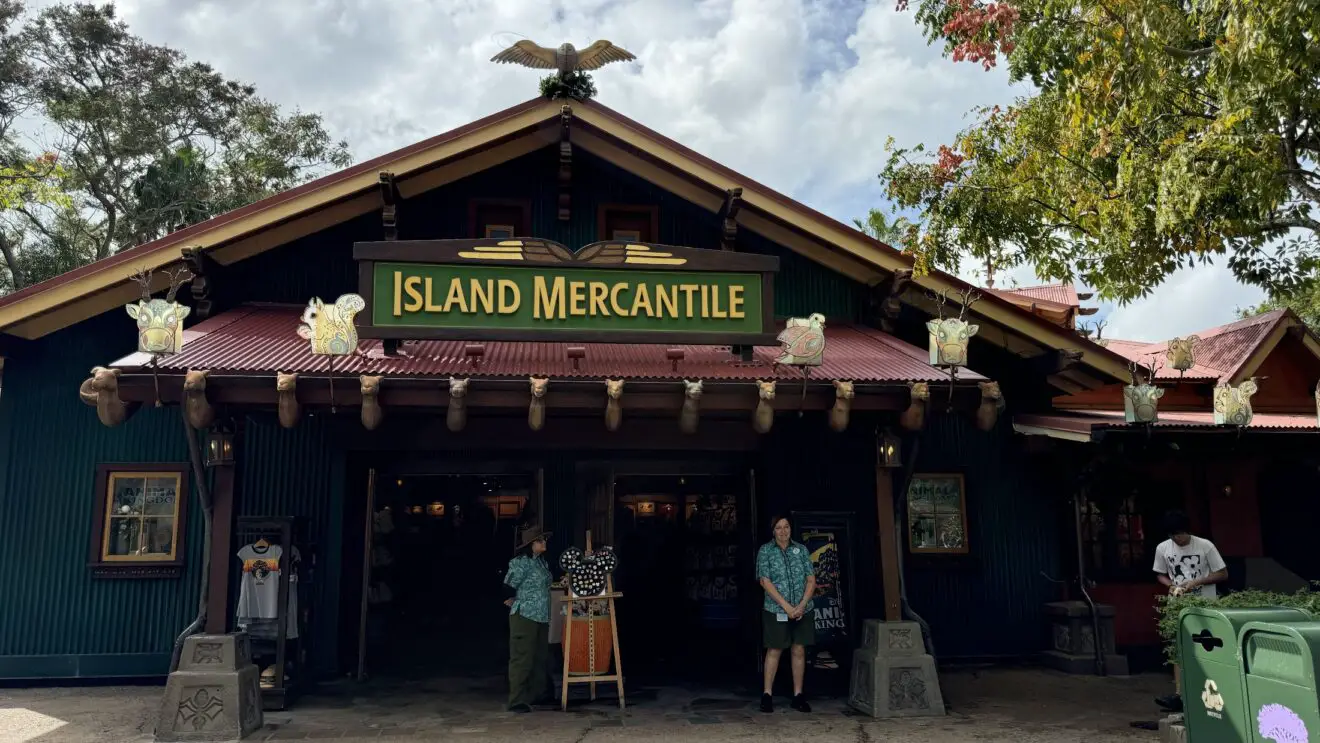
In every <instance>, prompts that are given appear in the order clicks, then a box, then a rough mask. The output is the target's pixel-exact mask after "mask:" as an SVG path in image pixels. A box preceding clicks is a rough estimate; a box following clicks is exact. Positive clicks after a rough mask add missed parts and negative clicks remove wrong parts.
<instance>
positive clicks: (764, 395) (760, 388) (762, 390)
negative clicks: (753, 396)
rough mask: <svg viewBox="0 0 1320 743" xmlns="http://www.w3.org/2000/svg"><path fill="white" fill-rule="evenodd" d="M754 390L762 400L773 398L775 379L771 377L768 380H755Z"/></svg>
mask: <svg viewBox="0 0 1320 743" xmlns="http://www.w3.org/2000/svg"><path fill="white" fill-rule="evenodd" d="M756 392H757V394H758V395H760V397H761V399H762V400H773V399H775V381H774V380H773V379H772V380H770V381H769V382H762V381H761V380H759V379H758V380H756Z"/></svg>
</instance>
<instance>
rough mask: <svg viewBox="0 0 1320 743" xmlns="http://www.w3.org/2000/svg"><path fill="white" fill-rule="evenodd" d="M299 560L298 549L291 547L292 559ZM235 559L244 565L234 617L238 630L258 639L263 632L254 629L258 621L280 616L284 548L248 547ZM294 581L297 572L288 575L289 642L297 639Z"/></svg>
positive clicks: (296, 578)
mask: <svg viewBox="0 0 1320 743" xmlns="http://www.w3.org/2000/svg"><path fill="white" fill-rule="evenodd" d="M298 558H299V555H298V548H297V547H294V548H293V554H292V559H293V560H294V562H297V561H298ZM238 559H239V560H242V561H243V577H242V579H241V581H240V583H239V589H238V610H237V611H236V612H235V614H236V615H237V617H238V624H239V626H240V627H246V628H248V629H249V631H250V632H252V633H253V634H254V635H260V634H262V633H263V632H264V631H265V630H266V628H265V627H259V626H254V625H260V624H261V620H272V619H275V618H276V617H278V616H279V609H278V605H279V597H280V571H281V570H283V569H285V568H286V567H288V566H286V565H284V564H282V562H283V559H284V548H282V547H280V546H279V545H278V544H271V545H267V546H265V547H258V546H257V545H255V544H249V545H247V546H245V547H243V548H242V549H240V550H239V551H238ZM297 580H298V575H297V573H296V572H294V573H290V574H289V614H288V616H289V620H288V630H287V631H286V634H285V637H288V638H289V639H296V638H297V637H298V622H297V615H298V586H297Z"/></svg>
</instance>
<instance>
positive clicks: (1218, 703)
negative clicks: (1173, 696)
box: [1178, 606, 1310, 743]
mask: <svg viewBox="0 0 1320 743" xmlns="http://www.w3.org/2000/svg"><path fill="white" fill-rule="evenodd" d="M1309 620H1310V617H1309V616H1308V615H1307V614H1306V612H1304V611H1301V610H1300V609H1285V608H1282V607H1268V608H1255V609H1219V608H1215V607H1210V606H1193V607H1189V608H1186V609H1183V610H1182V612H1181V613H1179V614H1178V666H1179V667H1180V668H1181V669H1182V688H1181V689H1179V691H1180V692H1182V698H1183V714H1184V717H1185V723H1184V724H1186V726H1187V739H1188V740H1189V741H1192V743H1244V742H1245V741H1248V740H1250V739H1251V732H1250V731H1251V730H1252V726H1251V725H1250V724H1249V723H1248V719H1247V695H1246V689H1245V687H1244V685H1243V683H1242V666H1241V657H1242V654H1241V652H1239V649H1238V648H1239V646H1238V632H1239V631H1240V630H1241V628H1242V627H1243V626H1245V625H1247V624H1249V623H1251V622H1305V621H1309Z"/></svg>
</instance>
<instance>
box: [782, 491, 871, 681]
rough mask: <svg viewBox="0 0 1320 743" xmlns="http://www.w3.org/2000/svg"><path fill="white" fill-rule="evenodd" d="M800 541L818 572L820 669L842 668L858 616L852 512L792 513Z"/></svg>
mask: <svg viewBox="0 0 1320 743" xmlns="http://www.w3.org/2000/svg"><path fill="white" fill-rule="evenodd" d="M792 519H793V525H794V527H795V528H796V529H797V530H798V535H799V536H798V541H800V542H801V543H802V544H803V545H805V546H806V548H807V552H808V553H810V555H811V563H812V565H813V566H814V567H815V572H816V593H815V596H814V605H815V609H814V613H815V619H816V657H815V659H814V665H816V666H817V667H820V668H831V669H832V668H838V667H839V661H840V659H843V660H847V659H848V658H850V657H851V651H852V647H853V644H854V643H853V640H852V638H853V636H854V633H855V631H856V615H855V612H854V609H853V607H854V605H855V602H854V600H853V593H854V592H853V535H852V521H853V515H852V514H851V513H841V512H822V511H798V512H794V513H793V515H792Z"/></svg>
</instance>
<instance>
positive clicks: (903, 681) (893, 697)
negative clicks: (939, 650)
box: [848, 619, 944, 717]
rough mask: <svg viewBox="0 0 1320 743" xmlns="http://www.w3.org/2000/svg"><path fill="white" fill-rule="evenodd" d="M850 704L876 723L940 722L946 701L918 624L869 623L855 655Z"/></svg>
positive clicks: (875, 620)
mask: <svg viewBox="0 0 1320 743" xmlns="http://www.w3.org/2000/svg"><path fill="white" fill-rule="evenodd" d="M848 704H849V705H850V706H851V707H853V708H855V709H857V710H859V711H861V712H865V713H866V714H868V715H870V716H872V717H939V716H943V715H944V695H943V694H942V693H940V679H939V675H938V673H936V670H935V659H934V658H932V657H931V656H930V655H927V654H926V647H925V643H924V642H923V641H922V639H921V626H920V625H918V624H917V623H916V622H882V621H880V620H878V619H868V620H866V622H865V623H864V626H863V628H862V647H861V648H858V649H857V650H855V651H853V666H852V683H851V688H850V690H849V693H848Z"/></svg>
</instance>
